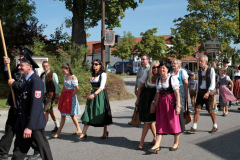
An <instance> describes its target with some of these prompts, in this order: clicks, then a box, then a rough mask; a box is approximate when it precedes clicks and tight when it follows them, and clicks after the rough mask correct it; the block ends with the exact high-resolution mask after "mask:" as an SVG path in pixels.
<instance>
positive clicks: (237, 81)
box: [233, 66, 240, 105]
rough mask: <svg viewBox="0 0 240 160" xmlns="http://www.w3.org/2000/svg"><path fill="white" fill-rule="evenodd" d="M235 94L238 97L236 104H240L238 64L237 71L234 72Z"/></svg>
mask: <svg viewBox="0 0 240 160" xmlns="http://www.w3.org/2000/svg"><path fill="white" fill-rule="evenodd" d="M233 94H234V96H235V97H236V98H237V102H236V105H238V104H239V99H240V66H237V68H236V72H235V73H234V88H233Z"/></svg>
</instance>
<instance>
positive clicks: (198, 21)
mask: <svg viewBox="0 0 240 160" xmlns="http://www.w3.org/2000/svg"><path fill="white" fill-rule="evenodd" d="M188 3H189V5H188V8H187V11H189V12H190V13H189V14H187V15H185V16H184V18H182V17H181V18H178V19H175V20H174V21H173V22H174V23H175V25H176V29H172V32H173V35H175V36H176V38H177V39H176V40H174V41H176V43H177V42H180V44H182V45H178V46H175V48H174V50H179V54H180V57H183V56H184V55H193V54H195V52H196V51H195V50H194V49H193V48H195V47H196V45H197V44H201V45H200V46H199V47H198V50H199V51H203V50H204V48H203V44H204V42H205V41H206V40H208V39H210V37H213V38H214V39H215V38H217V40H219V41H220V42H221V43H222V46H221V49H220V51H224V50H225V49H226V48H227V47H228V46H229V44H230V43H231V41H234V42H237V41H238V35H239V29H238V26H239V21H238V17H239V15H238V1H237V0H221V1H216V0H188Z"/></svg>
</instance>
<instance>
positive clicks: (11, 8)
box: [0, 0, 46, 70]
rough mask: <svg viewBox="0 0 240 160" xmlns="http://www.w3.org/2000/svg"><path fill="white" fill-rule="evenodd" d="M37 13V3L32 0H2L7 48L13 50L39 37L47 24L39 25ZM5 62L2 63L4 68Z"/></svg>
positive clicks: (0, 12)
mask: <svg viewBox="0 0 240 160" xmlns="http://www.w3.org/2000/svg"><path fill="white" fill-rule="evenodd" d="M33 14H35V3H34V1H31V0H11V1H7V0H1V1H0V20H1V22H2V26H3V32H4V37H5V42H6V46H7V49H8V50H10V51H13V50H14V49H15V48H18V46H20V45H28V44H32V43H33V37H37V36H38V33H40V32H42V31H43V29H44V28H45V27H46V26H45V25H40V26H39V25H38V20H37V19H36V18H35V17H34V16H33ZM0 46H1V47H0V57H2V56H3V55H4V53H3V48H2V45H0ZM9 56H11V54H9ZM1 67H3V63H0V70H2V68H1Z"/></svg>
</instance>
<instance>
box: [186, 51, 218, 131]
mask: <svg viewBox="0 0 240 160" xmlns="http://www.w3.org/2000/svg"><path fill="white" fill-rule="evenodd" d="M207 62H208V57H207V56H206V55H201V56H200V58H199V63H200V67H201V68H200V69H199V71H198V93H197V100H196V106H195V113H194V119H193V121H194V122H193V127H191V129H189V130H188V131H187V132H188V133H191V134H194V133H196V129H197V122H198V119H199V115H200V112H201V109H202V107H203V104H205V105H206V110H207V111H208V113H209V114H210V116H211V118H212V122H213V128H212V130H211V131H210V133H215V132H217V130H218V127H217V122H216V115H215V113H214V108H213V104H214V89H215V85H216V80H215V79H216V77H215V71H214V69H213V68H212V67H209V66H208V65H207Z"/></svg>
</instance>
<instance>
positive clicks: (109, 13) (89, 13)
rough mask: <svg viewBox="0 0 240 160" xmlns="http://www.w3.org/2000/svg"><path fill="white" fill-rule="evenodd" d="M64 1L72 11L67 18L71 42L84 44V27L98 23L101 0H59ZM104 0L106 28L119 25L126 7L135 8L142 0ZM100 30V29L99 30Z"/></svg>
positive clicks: (90, 26)
mask: <svg viewBox="0 0 240 160" xmlns="http://www.w3.org/2000/svg"><path fill="white" fill-rule="evenodd" d="M60 1H63V2H65V5H66V8H67V9H68V10H69V11H71V12H72V13H73V17H72V18H71V19H69V18H67V19H66V20H65V22H67V26H68V27H70V26H71V27H72V42H73V43H76V44H78V45H86V29H88V28H92V27H95V26H97V25H98V22H99V21H100V20H101V18H102V16H101V13H102V6H101V0H89V1H87V0H60ZM136 1H137V0H106V2H105V16H106V17H105V20H106V22H105V23H106V25H107V28H108V29H113V28H114V27H121V24H120V22H121V20H120V19H122V18H124V17H125V11H126V9H129V8H132V9H136V8H137V7H138V2H139V3H142V2H143V0H138V2H136ZM99 32H100V31H99Z"/></svg>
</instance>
